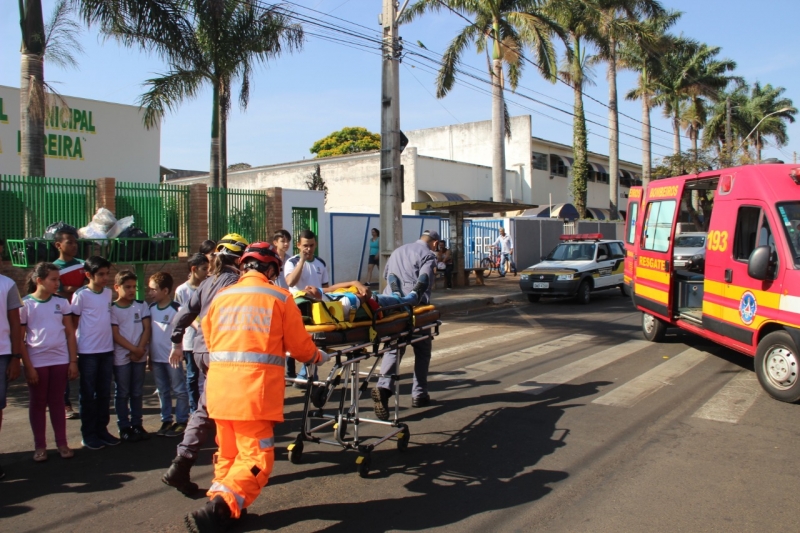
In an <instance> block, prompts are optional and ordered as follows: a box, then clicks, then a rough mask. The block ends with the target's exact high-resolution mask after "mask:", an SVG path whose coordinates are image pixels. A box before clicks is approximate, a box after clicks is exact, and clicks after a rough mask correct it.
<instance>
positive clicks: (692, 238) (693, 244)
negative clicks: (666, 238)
mask: <svg viewBox="0 0 800 533" xmlns="http://www.w3.org/2000/svg"><path fill="white" fill-rule="evenodd" d="M705 245H706V238H705V237H704V236H702V235H681V236H680V237H678V238H677V239H675V247H676V248H702V247H703V246H705Z"/></svg>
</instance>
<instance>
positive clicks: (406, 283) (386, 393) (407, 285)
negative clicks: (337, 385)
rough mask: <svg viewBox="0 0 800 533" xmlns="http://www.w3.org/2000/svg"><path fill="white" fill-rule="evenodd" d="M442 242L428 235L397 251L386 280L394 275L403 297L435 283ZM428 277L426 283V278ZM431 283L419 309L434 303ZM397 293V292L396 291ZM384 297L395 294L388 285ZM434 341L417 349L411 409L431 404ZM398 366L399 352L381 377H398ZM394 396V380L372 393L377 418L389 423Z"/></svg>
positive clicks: (385, 362)
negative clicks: (424, 284) (421, 285)
mask: <svg viewBox="0 0 800 533" xmlns="http://www.w3.org/2000/svg"><path fill="white" fill-rule="evenodd" d="M440 240H441V239H440V237H439V234H438V233H437V232H435V231H427V230H426V231H425V232H424V233H423V234H422V236H421V237H420V238H419V240H418V241H416V242H412V243H410V244H404V245H403V246H401V247H399V248H397V249H396V250H395V251H394V252H392V255H391V256H389V261H387V263H386V268H385V269H384V272H383V277H384V278H385V279H389V274H394V275H395V276H397V277H398V278H399V280H400V285H401V286H400V287H399V288H400V292H401V294H409V293H410V292H412V291H413V290H414V288H415V287H416V286H417V283H419V282H420V281H423V280H425V281H427V280H433V268H434V267H435V266H436V256H435V255H434V253H433V250H434V249H435V248H436V243H437V242H439V241H440ZM425 274H426V275H427V280H426V278H425V276H424V275H425ZM432 285H433V283H428V284H427V288H426V289H425V292H424V293H422V294H421V295H420V300H419V303H420V305H425V304H429V303H430V302H431V286H432ZM395 289H396V288H395ZM383 292H384V294H392V292H393V288H392V287H391V286H389V285H387V286H386V288H385V289H384V291H383ZM432 344H433V343H432V342H431V339H427V340H424V341H421V342H417V343H415V344H413V345H412V347H413V348H414V384H413V388H412V390H411V406H412V407H425V406H427V405H429V404H430V402H431V398H430V396H429V395H428V367H429V366H430V363H431V348H432ZM396 364H397V351H396V350H392V351H390V352H387V353H386V354H384V356H383V361H382V362H381V374H383V375H385V376H386V375H389V374H399V370H398V369H397V368H395V365H396ZM393 394H394V380H393V379H392V378H390V377H383V378H381V379H380V380H378V386H377V387H376V388H374V389H372V393H371V395H372V400H373V401H374V402H375V416H377V417H378V418H380V419H381V420H388V419H389V398H391V397H392V395H393Z"/></svg>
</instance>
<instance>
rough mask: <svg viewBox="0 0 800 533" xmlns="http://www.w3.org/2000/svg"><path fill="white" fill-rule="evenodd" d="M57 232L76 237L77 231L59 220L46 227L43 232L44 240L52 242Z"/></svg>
mask: <svg viewBox="0 0 800 533" xmlns="http://www.w3.org/2000/svg"><path fill="white" fill-rule="evenodd" d="M59 231H61V232H64V233H69V234H72V235H75V236H76V237H77V236H78V230H77V229H75V227H73V226H70V225H69V224H67V223H66V222H64V221H63V220H60V221H58V222H56V223H55V224H50V225H49V226H47V229H46V230H44V238H45V239H49V240H51V241H52V240H53V239H55V238H56V233H58V232H59Z"/></svg>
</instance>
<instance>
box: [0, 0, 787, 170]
mask: <svg viewBox="0 0 800 533" xmlns="http://www.w3.org/2000/svg"><path fill="white" fill-rule="evenodd" d="M295 1H296V3H297V4H299V5H301V6H306V7H311V8H314V9H317V10H319V11H321V12H323V13H330V14H332V15H334V16H337V17H341V18H342V19H346V20H348V21H352V22H355V23H358V24H362V25H363V26H366V27H367V28H370V29H366V28H362V27H359V28H353V29H356V30H357V31H359V32H362V33H371V32H374V35H375V36H377V35H379V32H380V26H379V25H378V14H379V12H380V8H381V0H295ZM53 3H54V2H53V1H52V0H43V4H44V9H45V13H46V14H49V12H50V10H51V8H52V5H53ZM664 4H665V6H667V7H670V8H673V9H677V10H680V11H683V12H684V15H683V17H682V19H681V20H680V22H679V23H678V25H677V27H676V29H675V32H676V33H679V32H682V33H684V34H685V35H686V36H689V37H693V38H695V39H698V40H701V41H704V42H706V43H708V44H711V45H716V46H721V47H722V56H724V57H727V58H730V59H733V60H735V61H736V62H737V63H738V68H737V71H736V74H738V75H740V76H743V77H744V78H746V79H747V81H749V82H753V81H760V82H761V83H762V84H767V83H770V84H772V85H773V86H781V87H784V88H786V93H785V96H787V97H788V98H791V99H792V100H793V101H794V103H795V106H800V56H799V55H798V54H797V53H796V52H795V48H796V47H795V45H794V36H795V35H796V32H797V27H796V26H797V20H798V15H800V4H798V2H797V0H769V1H768V2H764V3H763V4H753V3H752V2H744V1H741V0H702V1H700V2H698V1H697V0H668V1H665V2H664ZM12 11H13V16H6V17H3V18H2V20H0V85H10V86H14V87H18V86H19V40H20V37H19V35H20V34H19V25H18V18H17V16H16V6H13V7H12V5H11V4H10V3H9V4H8V5H7V6H6V9H5V12H6V13H7V14H11V12H12ZM298 11H299V12H303V10H298ZM305 13H306V14H308V12H305ZM317 16H319V15H317ZM46 17H47V15H46ZM320 18H324V17H321V16H320ZM334 22H335V21H334ZM338 24H343V23H341V22H339V23H338ZM464 24H466V22H465V21H463V20H462V19H459V18H458V17H456V16H455V15H452V14H449V13H444V12H443V13H442V14H439V15H436V14H433V15H428V16H426V17H424V18H421V19H419V20H418V21H415V22H414V23H412V24H409V25H404V26H402V27H401V30H400V33H401V35H402V36H403V38H404V40H405V41H406V42H407V43H414V44H415V43H417V42H418V41H419V42H422V43H423V44H424V45H425V47H426V48H427V49H428V50H429V51H430V52H431V54H430V55H432V56H434V57H435V54H434V53H436V52H438V53H441V52H442V51H443V50H444V49H445V48H446V46H447V44H448V43H449V41H450V40H451V39H452V38H453V36H454V35H455V34H456V32H457V31H458V30H459V29H460V28H461V27H463V25H464ZM309 31H315V30H311V29H310V30H309ZM80 40H81V43H82V45H83V47H84V49H85V54H83V55H82V56H80V57H79V62H80V67H79V69H78V70H63V69H60V68H58V67H55V66H47V65H46V66H45V77H46V79H47V80H48V81H49V82H50V83H51V84H53V85H54V87H56V88H57V90H58V91H59V92H61V93H63V94H65V95H71V96H79V97H83V98H91V99H97V100H105V101H110V102H118V103H123V104H135V103H136V101H137V97H138V96H139V95H140V94H141V92H142V90H143V88H142V83H143V82H144V80H146V79H148V78H150V77H153V75H154V74H157V73H160V72H164V71H165V70H166V69H165V66H164V64H163V63H162V62H161V61H160V60H159V59H158V58H155V57H152V56H148V55H147V54H145V53H144V52H142V51H140V50H138V49H126V48H122V47H120V46H119V45H117V44H116V43H115V42H113V41H104V40H103V38H102V37H101V36H99V35H98V34H97V32H96V31H94V30H87V31H85V32H84V33H83V34H82V35H81V37H80ZM406 50H407V51H421V50H419V48H417V47H415V46H407V47H406ZM423 52H424V51H423ZM464 59H465V63H466V64H467V65H469V66H471V67H474V68H476V69H478V70H475V71H473V72H475V73H476V74H479V75H481V76H482V77H483V78H487V77H488V76H487V74H486V60H485V57H484V56H481V55H478V54H477V53H475V52H474V51H472V50H471V51H468V52H467V53H466V54H465V56H464ZM418 61H420V60H419V58H415V56H407V57H406V59H404V61H403V63H402V65H401V67H400V78H401V84H400V91H401V96H400V105H401V119H400V123H401V128H402V129H404V130H412V129H419V128H428V127H436V126H442V125H446V124H452V123H456V122H471V121H476V120H489V119H490V118H491V108H490V105H491V102H490V97H489V95H488V94H487V93H486V92H485V91H486V90H488V86H485V85H484V86H483V90H475V89H473V88H471V87H468V86H467V85H466V84H460V83H457V84H456V87H455V88H454V89H453V91H452V92H451V93H450V94H449V95H448V96H447V97H446V98H444V99H436V98H435V97H434V94H435V88H434V81H435V75H434V74H433V73H432V69H431V68H430V67H428V68H425V67H423V66H421V65H420V64H419V63H418ZM380 75H381V70H380V57H379V56H378V55H377V50H370V51H363V50H361V49H358V50H356V49H352V48H348V47H345V46H341V45H337V44H332V43H330V42H327V41H323V40H320V39H318V38H315V37H310V38H309V39H308V40H307V42H306V44H305V46H304V49H303V50H302V51H301V52H295V53H293V54H287V55H284V56H282V57H280V58H278V59H276V60H274V61H272V62H270V63H269V64H268V65H265V66H262V67H260V68H258V69H257V71H256V73H255V74H254V76H253V78H252V86H251V98H250V104H249V107H248V109H247V110H246V111H242V110H240V109H239V107H238V104H235V105H234V109H233V111H232V114H231V118H230V121H229V124H228V162H229V163H231V164H232V163H237V162H247V163H250V164H251V165H254V166H255V165H268V164H275V163H281V162H285V161H294V160H299V159H303V158H310V157H311V154H310V153H309V151H308V148H309V147H310V146H311V145H312V144H313V143H314V141H316V140H317V139H320V138H322V137H325V136H326V135H327V134H329V133H330V132H332V131H335V130H338V129H340V128H342V127H344V126H364V127H366V128H368V129H370V130H372V131H376V132H377V131H380ZM465 81H468V82H469V83H471V84H478V85H480V84H479V83H478V82H475V81H474V80H470V79H468V78H465ZM595 81H596V85H595V86H594V87H588V88H586V90H585V92H586V93H587V94H588V95H589V96H592V97H594V98H596V99H597V100H600V101H601V102H606V101H607V94H608V88H607V85H606V83H605V67H604V66H603V65H599V66H597V67H596V70H595ZM618 84H619V89H620V92H621V93H622V92H623V91H627V90H628V89H630V88H631V87H633V85H634V84H635V73H632V72H623V73H621V74H620V76H619V82H618ZM520 85H521V87H520V90H519V92H520V93H521V94H525V95H527V96H530V97H533V98H536V99H540V100H542V101H544V102H547V103H549V104H552V105H555V106H558V107H560V108H563V109H566V110H571V106H572V91H571V89H569V88H568V87H566V86H564V85H561V84H557V85H551V84H549V83H548V82H546V81H544V80H543V79H542V78H541V77H540V76H539V75H538V74H537V73H536V72H535V71H534V70H533V68H532V67H531V68H528V69H527V70H526V71H525V72H524V74H523V77H522V80H521V84H520ZM235 90H236V89H235ZM508 105H509V111H510V112H511V114H512V115H520V114H531V115H532V116H533V132H532V133H533V135H534V136H537V137H543V138H547V139H550V140H553V141H556V142H561V143H564V144H571V138H572V126H571V120H570V119H571V117H570V116H568V115H566V114H563V113H559V112H558V111H554V110H553V109H549V108H546V107H544V106H541V105H539V104H537V103H535V102H532V101H530V100H527V99H525V98H523V97H521V96H510V97H509V98H508ZM585 107H586V111H587V118H588V119H591V120H594V121H596V122H598V123H600V124H602V125H605V124H606V123H607V119H606V117H607V109H606V108H605V107H603V106H602V105H601V104H599V103H596V102H593V101H591V100H590V99H588V98H586V99H585ZM620 110H621V112H622V113H624V114H626V115H629V116H630V117H633V118H634V119H640V118H641V107H640V105H639V103H638V102H625V101H622V102H621V107H620ZM542 114H544V115H549V116H550V117H554V118H556V119H558V120H552V119H551V118H547V117H545V116H543V115H542ZM210 120H211V92H210V90H208V88H206V90H204V91H203V92H201V93H200V94H199V95H198V97H197V98H196V99H194V100H192V101H188V102H186V103H184V104H183V105H182V106H181V107H180V108H179V109H178V110H177V111H176V112H174V113H171V114H169V115H167V116H166V117H165V118H164V121H163V123H162V129H161V163H162V164H163V165H165V166H167V167H171V168H192V169H201V170H204V169H207V168H208V161H209V134H210ZM653 125H654V126H655V127H656V128H660V129H661V130H664V131H658V130H654V131H653V142H654V143H656V144H654V146H653V152H654V155H655V157H658V156H659V155H667V154H669V153H670V152H671V147H672V137H671V133H669V132H670V130H671V127H670V124H669V123H668V122H667V120H666V119H664V118H663V117H662V115H661V111H660V110H658V109H656V110H654V111H653ZM588 127H589V131H590V133H591V134H590V136H589V149H590V150H592V151H594V152H598V153H603V154H606V153H608V140H607V138H606V135H607V131H606V128H605V127H604V126H600V125H594V124H589V125H588ZM621 132H622V133H623V134H622V135H621V137H620V141H621V143H624V144H623V145H622V146H621V147H620V154H621V157H622V158H623V159H625V160H628V161H632V162H636V163H639V162H641V150H640V146H641V141H640V140H639V139H638V138H639V137H640V136H641V125H640V124H639V123H638V122H636V120H633V119H628V118H625V117H621ZM625 133H629V134H631V135H633V136H635V137H636V138H634V137H630V136H627V135H625ZM789 136H790V139H789V145H788V146H786V147H784V148H782V149H780V150H777V149H775V148H774V147H770V148H768V149H767V150H765V152H764V157H778V158H781V159H783V160H785V161H787V162H791V160H792V152H793V151H795V150H796V151H798V152H800V125H798V123H796V124H794V125H790V127H789ZM682 142H683V143H684V144H683V146H684V148H686V147H688V140H686V139H683V140H682ZM626 145H629V146H626ZM658 145H661V146H658Z"/></svg>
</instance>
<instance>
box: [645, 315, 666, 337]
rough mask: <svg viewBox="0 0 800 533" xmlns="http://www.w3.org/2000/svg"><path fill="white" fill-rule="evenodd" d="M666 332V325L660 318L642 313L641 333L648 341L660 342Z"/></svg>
mask: <svg viewBox="0 0 800 533" xmlns="http://www.w3.org/2000/svg"><path fill="white" fill-rule="evenodd" d="M666 333H667V325H666V324H665V323H664V321H663V320H661V319H660V318H656V317H654V316H653V315H651V314H649V313H642V334H643V335H644V338H645V339H647V340H649V341H650V342H661V341H663V340H664V335H665V334H666Z"/></svg>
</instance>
